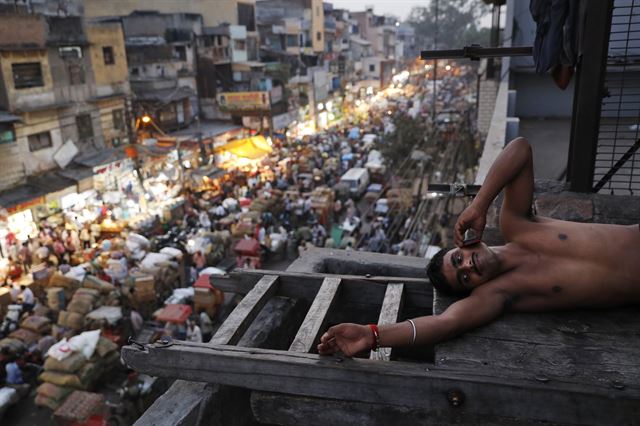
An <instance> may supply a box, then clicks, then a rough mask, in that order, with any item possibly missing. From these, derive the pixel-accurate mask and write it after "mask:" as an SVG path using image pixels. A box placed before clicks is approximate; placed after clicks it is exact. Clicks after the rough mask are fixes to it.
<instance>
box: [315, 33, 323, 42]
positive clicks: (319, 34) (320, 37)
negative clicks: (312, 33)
mask: <svg viewBox="0 0 640 426" xmlns="http://www.w3.org/2000/svg"><path fill="white" fill-rule="evenodd" d="M316 40H317V41H322V33H321V32H320V31H318V32H317V33H316Z"/></svg>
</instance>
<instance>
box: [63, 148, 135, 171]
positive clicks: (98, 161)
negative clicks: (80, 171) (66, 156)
mask: <svg viewBox="0 0 640 426" xmlns="http://www.w3.org/2000/svg"><path fill="white" fill-rule="evenodd" d="M125 157H126V155H125V153H124V150H123V149H122V148H120V149H118V148H110V149H105V150H101V151H93V152H84V153H82V154H79V155H78V156H76V157H75V158H74V159H73V162H74V163H76V164H79V165H81V166H85V167H91V168H93V167H97V166H103V165H105V164H110V163H113V162H115V161H118V160H122V159H124V158H125Z"/></svg>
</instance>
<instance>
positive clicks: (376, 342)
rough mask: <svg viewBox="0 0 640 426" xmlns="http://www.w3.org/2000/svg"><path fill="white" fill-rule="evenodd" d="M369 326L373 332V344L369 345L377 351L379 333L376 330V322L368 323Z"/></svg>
mask: <svg viewBox="0 0 640 426" xmlns="http://www.w3.org/2000/svg"><path fill="white" fill-rule="evenodd" d="M369 328H370V329H371V331H372V332H373V344H372V345H371V350H372V351H377V350H378V348H380V333H379V332H378V325H377V324H369Z"/></svg>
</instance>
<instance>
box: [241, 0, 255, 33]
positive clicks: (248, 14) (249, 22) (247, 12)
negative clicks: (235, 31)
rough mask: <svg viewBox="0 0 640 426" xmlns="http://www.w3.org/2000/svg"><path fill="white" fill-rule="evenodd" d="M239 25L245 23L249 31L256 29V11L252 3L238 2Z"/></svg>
mask: <svg viewBox="0 0 640 426" xmlns="http://www.w3.org/2000/svg"><path fill="white" fill-rule="evenodd" d="M238 25H244V26H245V27H247V31H255V30H256V18H255V11H254V8H253V5H252V4H246V3H238Z"/></svg>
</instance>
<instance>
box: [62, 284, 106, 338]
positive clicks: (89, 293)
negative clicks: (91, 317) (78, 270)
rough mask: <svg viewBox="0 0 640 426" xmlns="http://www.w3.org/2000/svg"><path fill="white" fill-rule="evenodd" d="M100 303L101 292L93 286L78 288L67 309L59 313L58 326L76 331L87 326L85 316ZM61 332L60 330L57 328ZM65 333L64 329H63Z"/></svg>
mask: <svg viewBox="0 0 640 426" xmlns="http://www.w3.org/2000/svg"><path fill="white" fill-rule="evenodd" d="M99 304H100V292H99V291H98V290H95V289H91V288H81V289H78V290H77V291H76V292H75V294H74V295H73V298H72V299H71V301H70V302H69V305H68V306H67V309H66V310H64V311H60V313H59V314H58V326H59V327H63V328H67V329H71V330H74V331H76V332H77V331H79V330H82V329H83V328H84V326H85V316H86V315H87V314H88V313H89V312H91V311H92V310H93V309H94V307H95V306H97V305H99ZM56 331H57V332H60V330H56ZM63 333H64V331H63Z"/></svg>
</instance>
